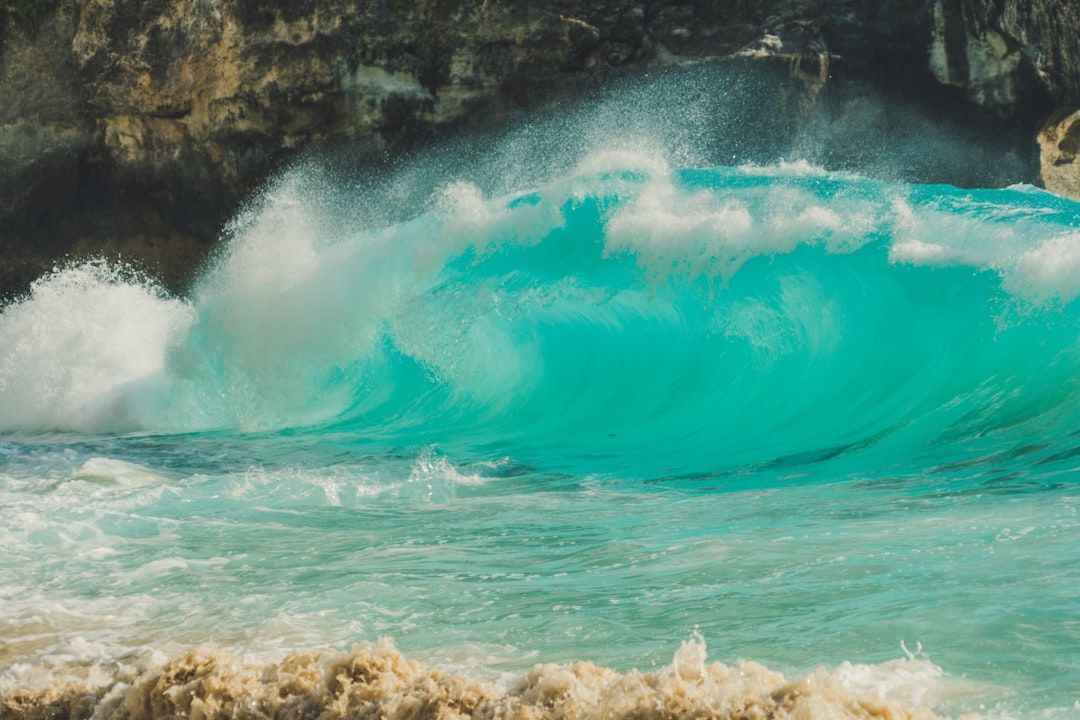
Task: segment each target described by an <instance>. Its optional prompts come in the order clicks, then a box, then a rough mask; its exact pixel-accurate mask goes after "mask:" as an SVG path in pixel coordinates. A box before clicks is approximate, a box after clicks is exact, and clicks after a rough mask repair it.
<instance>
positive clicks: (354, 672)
mask: <svg viewBox="0 0 1080 720" xmlns="http://www.w3.org/2000/svg"><path fill="white" fill-rule="evenodd" d="M908 663H909V664H912V663H915V661H908ZM931 667H932V666H931ZM73 671H74V669H73V668H64V667H57V668H50V669H45V668H34V669H32V670H31V669H23V670H22V672H23V673H24V674H25V675H26V676H27V677H28V679H30V678H32V679H33V681H35V682H36V683H38V685H37V686H36V687H35V686H33V685H31V684H29V683H26V682H24V683H23V684H22V685H21V686H18V687H16V688H12V687H10V681H9V686H8V687H3V686H0V690H2V691H3V695H2V697H3V700H2V703H3V704H2V707H3V708H4V710H5V711H6V712H5V717H9V718H12V719H13V720H15V719H20V720H21V719H22V718H35V717H43V716H45V715H56V714H62V715H63V716H64V717H69V718H72V720H77V719H80V718H91V717H93V718H95V720H110V719H112V718H127V719H129V720H139V719H140V718H147V719H150V718H161V717H190V718H202V719H204V720H216V719H217V718H233V719H236V718H241V719H242V718H294V717H297V716H303V717H317V718H381V719H383V720H417V719H420V718H455V719H458V720H465V719H467V718H475V719H477V720H481V719H493V718H505V719H506V720H591V719H594V718H615V719H621V718H625V719H629V718H644V719H647V720H672V719H674V718H716V719H717V720H766V719H769V720H798V719H800V718H835V719H836V720H871V719H874V718H880V719H881V720H933V719H934V718H936V717H937V716H936V715H935V714H934V713H932V712H931V711H930V710H928V709H926V708H924V707H922V708H921V707H911V706H907V705H905V704H904V703H903V702H902V701H901V700H898V699H896V698H894V697H891V696H890V693H882V692H880V691H867V690H866V689H864V688H858V687H854V686H853V683H851V682H850V681H849V679H848V678H849V676H850V675H851V672H850V670H846V669H842V670H838V671H836V672H833V673H829V672H826V671H824V670H819V671H818V672H816V673H814V674H813V675H809V676H806V677H803V678H799V679H796V680H793V681H791V680H787V679H786V678H784V676H783V675H781V674H780V673H777V672H773V671H771V670H769V669H768V668H765V667H763V666H761V665H759V664H757V663H753V662H741V663H739V664H738V665H736V666H727V665H723V664H721V663H711V664H707V663H706V662H705V646H704V642H703V641H700V640H697V641H689V642H686V643H684V644H683V646H682V648H681V649H680V650H679V651H678V652H677V653H676V654H675V657H674V660H673V661H672V663H671V664H670V665H669V666H667V667H665V668H663V669H661V670H659V671H657V672H653V673H642V672H638V671H636V670H634V671H631V672H629V673H627V674H620V673H618V672H615V671H614V670H610V669H608V668H604V667H598V666H596V665H593V664H592V663H590V662H579V663H573V664H570V665H554V664H545V665H537V666H536V667H534V668H533V669H532V670H531V671H530V672H528V673H527V674H526V675H525V676H524V677H521V678H520V679H518V680H516V681H513V682H512V683H511V684H510V686H509V687H508V688H507V689H506V690H505V691H500V690H499V689H497V688H496V687H495V686H493V685H491V684H489V683H487V682H484V681H481V680H476V679H473V678H470V677H468V676H466V675H463V674H451V673H447V672H444V671H441V670H438V669H434V668H429V667H427V666H426V665H425V664H423V663H421V662H418V661H416V660H410V659H408V658H406V657H405V656H404V655H402V654H401V653H400V652H398V651H397V649H396V648H395V647H394V646H393V644H392V642H390V641H389V640H387V639H382V640H380V641H379V642H378V643H377V644H372V643H365V644H363V645H360V646H357V647H354V648H353V649H352V650H351V651H349V652H338V651H321V652H307V653H294V654H292V655H289V656H288V657H286V658H284V659H283V660H281V661H280V662H278V663H273V664H267V665H264V664H257V663H252V662H249V661H243V660H241V659H238V658H236V657H233V656H230V655H227V654H222V653H219V652H214V651H212V650H207V649H203V650H196V651H192V652H189V653H188V654H186V655H183V656H180V657H176V658H173V659H170V660H166V661H164V662H160V660H159V662H158V663H157V664H155V663H150V664H140V663H132V662H129V663H119V664H117V665H116V666H115V667H114V668H113V669H112V670H111V671H110V670H106V669H104V668H100V667H94V668H92V670H91V671H90V672H86V673H85V674H86V677H85V678H83V679H80V680H77V679H73V678H70V677H68V678H65V677H64V675H65V673H71V672H73ZM902 671H903V672H906V673H908V674H909V675H910V674H914V673H920V672H921V673H925V672H926V670H925V669H924V668H920V667H911V668H908V667H905V668H903V670H902ZM35 676H36V677H35Z"/></svg>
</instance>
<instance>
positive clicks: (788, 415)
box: [0, 153, 1080, 473]
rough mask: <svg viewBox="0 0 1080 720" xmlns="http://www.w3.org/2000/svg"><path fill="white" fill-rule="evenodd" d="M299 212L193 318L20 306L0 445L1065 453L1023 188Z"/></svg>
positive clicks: (258, 221)
mask: <svg viewBox="0 0 1080 720" xmlns="http://www.w3.org/2000/svg"><path fill="white" fill-rule="evenodd" d="M318 191H319V188H318V184H317V183H314V182H312V180H311V178H310V177H308V176H307V175H305V174H303V173H297V174H294V175H293V176H290V177H287V178H285V179H284V180H282V181H281V182H280V183H279V184H278V186H277V187H275V188H273V189H272V190H271V191H269V192H268V194H267V195H266V196H265V197H264V198H262V200H261V201H260V203H258V204H257V206H256V207H254V208H253V209H251V210H250V211H249V213H248V215H247V216H245V217H242V218H241V219H240V220H239V221H238V223H237V227H236V228H235V229H234V237H233V240H232V242H231V244H230V245H229V247H228V249H227V250H226V251H225V253H224V254H223V255H222V256H221V257H220V258H219V260H218V261H217V263H216V264H215V265H214V267H212V268H211V269H210V270H209V271H208V272H207V273H206V275H205V277H204V279H203V281H202V282H201V284H200V286H199V287H198V288H197V289H196V291H195V292H194V294H193V296H192V298H190V299H188V300H176V299H171V298H167V297H164V296H163V295H162V294H161V293H160V292H159V291H157V290H155V289H154V288H153V287H152V285H150V284H148V283H146V282H142V283H140V282H138V281H133V280H132V278H131V277H130V273H127V274H125V273H124V272H121V271H118V270H116V269H114V268H110V267H108V266H105V265H102V264H91V265H85V266H82V267H77V268H73V269H69V270H64V271H58V272H56V273H54V274H53V275H51V276H49V277H47V278H45V279H43V280H41V281H39V282H38V283H37V285H36V286H35V288H34V290H33V293H32V295H31V296H30V297H29V298H28V299H26V300H24V301H23V302H22V303H20V304H17V305H14V306H12V307H9V308H7V310H6V311H5V313H4V315H3V322H2V324H0V337H2V339H3V342H2V343H0V347H3V348H4V349H3V351H2V354H0V368H2V374H0V383H2V384H0V392H2V393H3V398H4V403H3V408H4V409H3V410H2V411H0V428H3V429H5V430H9V431H35V430H66V431H67V430H75V431H82V432H116V431H154V432H161V431H168V432H193V431H203V430H228V431H234V430H239V431H244V432H248V431H284V430H289V431H295V432H315V433H321V432H343V433H347V434H349V435H351V436H354V437H355V438H357V439H359V440H380V441H387V440H388V441H392V442H395V443H398V444H403V445H421V444H423V445H428V444H438V445H439V446H445V447H463V448H469V447H484V446H486V445H488V444H492V443H495V444H500V443H506V444H509V445H510V446H513V447H515V448H520V449H519V450H517V451H516V452H519V453H521V452H525V453H531V452H536V453H544V452H547V448H559V449H560V450H557V451H556V452H563V451H565V452H568V453H572V454H573V455H574V456H575V457H578V456H580V457H588V456H590V455H597V456H600V457H604V458H607V456H609V455H611V454H616V455H618V456H620V457H623V458H626V460H627V461H628V462H633V463H634V466H635V467H656V468H657V469H658V470H663V471H664V472H668V471H669V470H670V469H671V468H673V467H682V468H685V470H686V471H687V472H708V471H716V470H720V469H732V468H741V467H748V466H750V467H752V466H761V465H766V464H770V463H779V464H784V463H788V464H794V465H798V466H809V467H812V466H813V464H814V461H816V460H822V459H834V460H835V459H838V458H841V457H845V456H859V459H858V460H856V461H855V462H857V463H858V464H860V465H862V466H865V465H867V464H869V465H872V466H882V465H889V464H894V463H898V462H907V461H909V459H910V458H911V456H912V454H916V455H917V454H919V453H927V452H930V451H933V452H935V453H938V452H945V453H946V454H947V453H948V452H949V449H950V448H958V447H961V446H962V447H963V449H962V450H961V453H962V454H964V455H965V456H967V455H968V454H970V452H971V446H972V445H976V446H985V447H986V448H988V449H990V448H994V447H1000V446H1002V445H1007V446H1028V445H1032V444H1036V443H1040V444H1045V445H1046V448H1044V450H1043V451H1042V452H1043V454H1044V455H1047V456H1048V455H1049V454H1051V453H1052V452H1060V451H1067V450H1069V449H1070V447H1057V446H1056V445H1055V443H1054V441H1055V440H1063V441H1064V440H1065V438H1066V436H1068V435H1069V432H1070V429H1071V428H1072V427H1073V426H1075V421H1076V419H1077V402H1076V389H1075V387H1074V385H1075V383H1074V381H1073V378H1074V377H1075V376H1076V375H1077V369H1078V365H1077V362H1078V359H1080V347H1078V345H1077V337H1076V336H1077V332H1076V330H1077V312H1076V308H1075V307H1074V306H1073V303H1072V301H1073V300H1074V299H1075V297H1076V295H1077V294H1078V293H1080V219H1078V214H1077V208H1076V205H1075V204H1073V203H1070V202H1068V201H1064V200H1060V199H1058V198H1054V197H1052V196H1050V195H1047V194H1045V193H1042V192H1040V191H1038V190H1035V189H1032V188H1023V187H1017V188H1012V189H1008V190H959V189H956V188H952V187H947V186H912V185H890V184H884V183H881V182H877V181H872V180H867V179H861V178H858V177H853V176H847V175H837V174H828V173H825V172H822V171H817V170H815V169H812V168H810V167H807V166H787V167H773V168H757V167H742V168H714V169H703V170H671V169H669V168H668V167H666V166H665V165H664V163H663V162H661V161H659V160H657V159H655V158H650V157H647V156H642V155H640V154H630V153H610V154H606V155H600V156H596V157H593V158H590V159H589V160H587V161H586V162H584V163H582V164H581V166H580V167H579V168H577V170H576V171H574V172H573V173H571V174H570V175H568V176H566V177H564V178H561V179H559V180H558V181H557V182H553V183H551V184H550V185H548V186H546V187H544V188H541V189H539V190H536V191H533V192H528V193H524V194H517V195H514V196H511V197H498V198H489V197H485V196H484V195H483V194H482V193H481V192H480V191H479V189H478V188H476V187H475V186H473V185H469V184H467V183H463V182H462V183H454V184H451V185H449V186H447V187H444V188H443V189H442V190H441V192H440V193H439V194H438V195H437V196H436V197H434V198H433V199H432V201H431V204H432V205H433V209H432V211H431V212H429V213H427V214H424V215H421V216H419V217H416V218H414V219H411V220H407V221H404V222H401V223H397V224H393V225H391V226H389V227H384V228H381V229H378V230H374V231H368V232H360V233H355V234H352V235H347V236H340V237H335V236H330V237H327V236H325V235H323V234H321V233H320V232H319V229H320V224H321V223H322V222H323V220H322V218H320V217H318V216H317V215H316V214H315V213H316V212H317V211H319V210H320V208H319V207H318V205H317V203H316V202H315V199H314V198H311V197H305V195H306V194H310V193H316V192H318ZM56 317H63V318H65V320H64V322H62V323H59V324H58V323H56V322H53V318H56ZM1047 441H1049V442H1047ZM1065 442H1066V444H1068V442H1069V441H1065ZM532 448H535V450H534V449H532ZM865 455H869V456H870V457H869V458H867V457H862V456H865ZM605 462H606V459H605ZM833 472H834V473H835V470H833Z"/></svg>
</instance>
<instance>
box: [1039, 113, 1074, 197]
mask: <svg viewBox="0 0 1080 720" xmlns="http://www.w3.org/2000/svg"><path fill="white" fill-rule="evenodd" d="M1039 151H1040V159H1041V163H1040V164H1041V174H1042V181H1043V184H1044V185H1045V187H1046V189H1047V190H1049V191H1050V192H1054V193H1057V194H1059V195H1064V196H1066V197H1071V198H1073V199H1074V200H1080V108H1077V109H1076V110H1073V111H1071V112H1070V111H1068V110H1063V111H1060V112H1057V113H1055V114H1054V115H1052V116H1050V119H1049V120H1047V122H1046V124H1045V125H1044V126H1043V128H1042V130H1041V131H1040V132H1039Z"/></svg>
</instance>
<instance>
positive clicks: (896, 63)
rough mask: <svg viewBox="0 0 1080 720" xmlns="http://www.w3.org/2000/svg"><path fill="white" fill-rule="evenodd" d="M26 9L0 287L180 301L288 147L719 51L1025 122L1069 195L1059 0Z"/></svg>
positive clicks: (1053, 180) (166, 0) (454, 117)
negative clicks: (129, 265) (113, 284)
mask: <svg viewBox="0 0 1080 720" xmlns="http://www.w3.org/2000/svg"><path fill="white" fill-rule="evenodd" d="M46 2H48V6H47V9H46V11H45V12H44V13H43V14H42V15H40V16H38V17H35V18H26V17H20V16H18V15H16V14H15V13H14V12H13V11H10V10H6V9H2V8H3V7H4V6H0V98H3V101H2V102H0V296H3V295H5V294H6V295H11V294H12V293H17V292H19V291H21V290H22V289H25V287H26V286H27V285H28V283H29V282H30V281H31V280H32V279H33V278H34V277H36V276H37V275H39V274H40V273H41V272H43V271H45V270H47V269H48V268H50V267H51V266H52V264H53V263H54V262H55V261H56V260H57V259H58V258H62V257H81V256H89V255H123V256H124V257H126V258H128V259H129V260H131V261H134V262H137V263H141V264H143V265H145V266H146V267H148V268H149V269H150V270H151V271H152V272H154V273H156V274H158V275H159V276H160V277H162V278H163V279H164V280H165V281H166V283H168V284H170V285H171V286H173V287H181V286H182V284H183V283H184V281H185V280H186V279H187V278H188V275H189V273H190V272H191V270H192V268H194V267H196V266H197V264H198V262H199V261H200V260H201V259H202V258H203V257H204V256H205V254H206V252H207V250H208V249H209V248H210V247H211V246H212V244H213V242H214V240H215V239H216V237H217V235H218V232H219V229H220V227H221V223H222V222H223V220H224V219H225V218H227V217H228V215H229V214H230V213H231V212H233V211H234V210H235V208H236V206H237V203H238V202H239V201H240V200H241V199H242V198H244V197H245V196H247V195H248V194H249V193H251V192H252V190H253V189H254V188H256V187H257V186H258V185H259V184H260V183H262V182H263V181H264V180H265V179H266V178H267V177H268V175H269V174H271V173H272V172H273V171H274V169H275V168H278V167H280V166H281V165H282V163H285V162H287V161H288V160H289V159H291V158H293V157H296V156H297V155H298V154H299V153H302V152H306V151H317V150H319V149H320V148H325V147H328V146H330V145H334V144H337V145H338V146H341V145H342V144H347V145H348V147H349V148H350V152H352V153H354V154H355V155H356V156H358V157H360V156H363V157H369V158H382V159H384V160H385V159H386V158H392V157H393V156H394V155H395V153H397V152H398V151H399V150H400V149H401V148H403V147H406V146H408V145H409V144H410V143H413V142H416V141H418V140H423V139H428V138H432V137H436V136H438V135H439V134H440V133H445V132H449V131H451V130H452V129H454V128H456V127H459V126H460V125H462V124H463V123H466V122H476V121H477V119H478V118H489V119H497V118H500V117H509V116H513V115H515V114H518V115H520V114H523V113H524V114H528V113H529V112H533V111H538V110H540V109H542V108H544V107H546V106H548V105H550V104H551V103H557V102H560V101H564V100H566V99H567V98H573V97H575V96H577V95H580V94H581V93H582V92H583V91H584V89H585V88H587V87H597V86H603V84H604V83H605V82H606V81H607V80H609V79H611V78H616V77H623V76H625V75H627V74H631V73H634V72H644V71H647V70H649V69H650V68H656V67H660V66H671V65H679V64H693V63H703V62H711V61H720V60H722V61H725V62H736V63H741V64H746V65H761V66H768V65H769V64H770V63H771V64H772V65H773V66H775V67H776V68H780V70H781V71H782V73H786V75H787V76H788V77H789V78H790V79H792V81H793V82H794V85H793V86H792V85H790V83H789V85H788V87H787V88H786V89H784V90H783V92H784V93H787V94H786V95H785V96H784V102H783V103H782V106H783V108H784V111H785V112H787V113H788V114H792V113H794V114H796V115H797V114H800V113H801V114H806V113H810V112H813V109H814V105H815V103H816V102H817V98H818V96H819V94H820V92H821V90H822V88H823V87H827V86H828V85H830V84H835V83H838V82H858V83H867V84H869V85H870V86H874V87H879V88H885V89H888V90H890V91H893V90H895V91H896V92H900V93H902V94H904V95H905V96H907V97H910V98H913V99H914V100H915V101H919V100H920V99H921V100H922V101H923V102H925V103H926V104H928V105H931V106H935V107H940V106H942V105H944V106H947V107H948V108H950V109H951V112H952V115H953V117H956V118H960V119H961V121H963V122H970V123H972V124H975V125H979V126H980V127H985V126H987V125H989V126H994V127H1001V128H1013V129H1015V128H1017V127H1019V128H1021V129H1022V130H1023V131H1024V132H1026V133H1027V134H1028V136H1029V137H1030V138H1032V141H1031V146H1032V148H1034V146H1035V143H1034V138H1035V135H1036V132H1037V131H1038V130H1039V128H1040V127H1042V126H1043V125H1044V124H1045V125H1046V128H1047V129H1045V130H1043V132H1042V135H1041V138H1040V146H1041V148H1042V151H1043V153H1044V155H1043V169H1042V173H1041V176H1042V179H1043V180H1044V181H1045V182H1046V184H1047V186H1048V187H1050V188H1051V189H1054V190H1055V191H1058V192H1061V193H1063V194H1073V195H1075V196H1078V197H1080V190H1078V189H1077V188H1078V187H1080V182H1078V181H1077V178H1078V177H1080V165H1077V164H1076V162H1075V156H1076V152H1075V147H1074V146H1075V138H1076V132H1077V130H1076V127H1077V126H1076V122H1075V120H1074V121H1073V124H1072V125H1070V126H1069V128H1063V129H1058V130H1053V129H1051V125H1050V124H1046V123H1047V120H1048V119H1053V120H1054V121H1055V122H1060V121H1061V118H1066V119H1067V118H1069V117H1073V118H1075V116H1074V115H1070V113H1071V111H1073V110H1075V109H1076V107H1077V106H1080V4H1078V3H1076V2H1075V0H833V1H831V2H827V1H826V0H685V1H682V2H678V1H674V0H672V1H667V2H661V1H659V0H651V1H650V0H642V1H641V2H624V1H615V0H590V1H589V2H585V1H583V0H550V1H547V2H538V1H535V0H534V1H525V0H454V1H451V0H414V1H412V2H403V1H402V0H365V1H363V2H361V1H360V0H46ZM791 87H795V88H796V92H795V94H796V95H797V97H796V98H795V100H796V101H794V102H793V101H792V90H791ZM778 106H779V105H778ZM1051 116H1053V118H1051ZM1070 128H1071V129H1070ZM1059 137H1060V138H1062V139H1055V138H1059ZM1054 148H1056V149H1054ZM1070 148H1072V149H1071V150H1070ZM1032 153H1033V154H1034V150H1032ZM1055 153H1056V154H1055ZM1033 175H1034V174H1033ZM1032 179H1035V178H1034V177H1033V178H1032Z"/></svg>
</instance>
